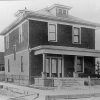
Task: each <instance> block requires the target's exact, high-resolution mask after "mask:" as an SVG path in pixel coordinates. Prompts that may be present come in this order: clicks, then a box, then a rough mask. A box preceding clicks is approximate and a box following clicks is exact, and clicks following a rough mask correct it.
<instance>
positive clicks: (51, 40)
mask: <svg viewBox="0 0 100 100" xmlns="http://www.w3.org/2000/svg"><path fill="white" fill-rule="evenodd" d="M50 25H54V26H55V32H50V29H49V27H50ZM50 33H55V40H53V39H50ZM48 41H50V42H57V24H56V23H50V22H48Z"/></svg>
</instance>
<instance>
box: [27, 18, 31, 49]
mask: <svg viewBox="0 0 100 100" xmlns="http://www.w3.org/2000/svg"><path fill="white" fill-rule="evenodd" d="M27 21H28V48H29V34H30V32H29V20H27Z"/></svg>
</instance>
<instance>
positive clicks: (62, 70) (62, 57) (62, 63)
mask: <svg viewBox="0 0 100 100" xmlns="http://www.w3.org/2000/svg"><path fill="white" fill-rule="evenodd" d="M63 77H64V56H63V55H62V78H63Z"/></svg>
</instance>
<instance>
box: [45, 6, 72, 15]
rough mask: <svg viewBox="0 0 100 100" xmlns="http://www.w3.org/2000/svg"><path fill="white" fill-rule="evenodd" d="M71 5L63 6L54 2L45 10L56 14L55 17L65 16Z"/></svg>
mask: <svg viewBox="0 0 100 100" xmlns="http://www.w3.org/2000/svg"><path fill="white" fill-rule="evenodd" d="M70 9H71V7H69V6H64V5H59V4H54V5H53V6H51V7H48V8H47V10H48V11H49V12H50V13H51V14H53V15H55V16H57V17H66V16H68V14H69V10H70Z"/></svg>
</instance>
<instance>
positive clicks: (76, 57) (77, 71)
mask: <svg viewBox="0 0 100 100" xmlns="http://www.w3.org/2000/svg"><path fill="white" fill-rule="evenodd" d="M31 50H34V55H35V56H39V55H42V67H43V69H42V72H41V73H42V76H41V78H42V79H52V78H53V79H57V78H59V79H65V78H79V77H82V75H83V76H84V75H86V74H87V76H90V74H95V58H96V57H100V52H99V51H97V50H90V49H84V48H75V47H63V46H48V45H44V46H38V47H35V48H32V49H31Z"/></svg>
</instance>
